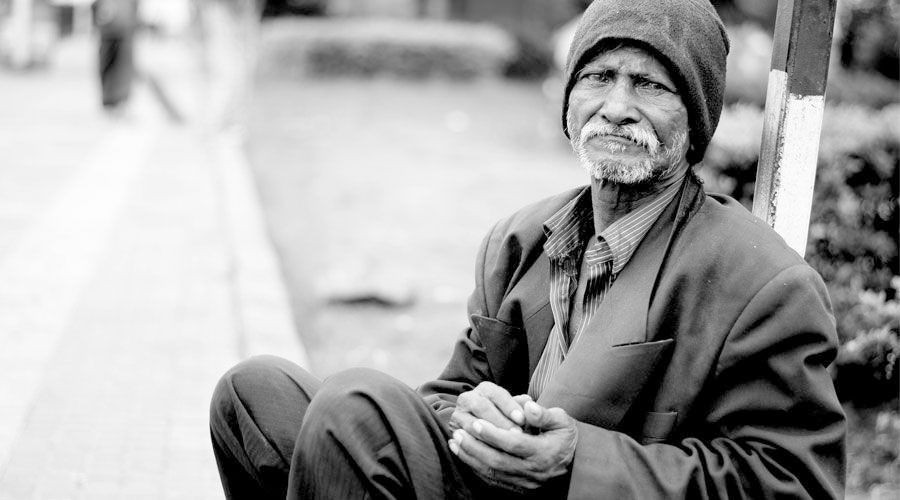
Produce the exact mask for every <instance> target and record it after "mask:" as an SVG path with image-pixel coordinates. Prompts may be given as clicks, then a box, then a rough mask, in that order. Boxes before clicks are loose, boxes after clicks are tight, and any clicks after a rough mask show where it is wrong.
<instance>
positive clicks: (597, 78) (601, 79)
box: [581, 71, 612, 83]
mask: <svg viewBox="0 0 900 500" xmlns="http://www.w3.org/2000/svg"><path fill="white" fill-rule="evenodd" d="M581 78H583V79H585V80H587V81H589V82H592V83H609V82H611V81H612V75H611V74H609V72H606V71H602V72H599V73H585V74H583V75H581Z"/></svg>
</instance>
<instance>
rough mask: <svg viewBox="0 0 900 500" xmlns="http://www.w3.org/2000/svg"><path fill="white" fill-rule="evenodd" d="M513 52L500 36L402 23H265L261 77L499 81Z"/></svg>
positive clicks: (481, 28)
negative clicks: (379, 77) (497, 79)
mask: <svg viewBox="0 0 900 500" xmlns="http://www.w3.org/2000/svg"><path fill="white" fill-rule="evenodd" d="M514 52H515V42H514V41H513V40H511V39H510V37H509V36H508V35H507V34H506V33H505V32H503V31H502V30H500V29H499V28H496V27H492V26H487V25H481V24H472V23H459V22H454V23H449V22H437V21H421V20H403V19H365V20H359V19H340V20H335V19H329V20H309V19H306V20H300V19H279V20H274V21H271V22H267V23H264V25H263V28H262V36H261V40H260V60H259V71H260V73H261V74H264V75H269V76H299V75H305V76H356V77H369V76H375V75H386V76H393V77H400V78H426V77H446V78H452V79H469V78H476V77H485V76H498V75H500V74H501V73H502V71H503V69H504V68H505V67H506V65H507V63H508V61H509V60H511V58H512V57H513V55H514Z"/></svg>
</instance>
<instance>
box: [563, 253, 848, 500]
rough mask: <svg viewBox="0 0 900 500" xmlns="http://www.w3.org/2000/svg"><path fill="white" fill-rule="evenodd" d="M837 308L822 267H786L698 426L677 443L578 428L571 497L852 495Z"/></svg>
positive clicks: (761, 296)
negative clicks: (838, 379) (837, 371)
mask: <svg viewBox="0 0 900 500" xmlns="http://www.w3.org/2000/svg"><path fill="white" fill-rule="evenodd" d="M830 309H831V307H830V303H829V300H828V298H827V294H826V292H825V288H824V284H823V283H822V281H821V278H819V276H818V275H817V274H816V273H815V272H814V271H813V270H812V269H811V268H809V267H808V266H806V265H802V264H801V265H796V266H793V267H790V268H788V269H786V270H784V271H782V272H781V273H780V274H778V275H777V276H776V277H775V278H773V279H772V280H771V281H769V282H768V283H767V284H766V285H764V286H763V287H762V288H761V289H760V290H759V291H758V292H757V293H756V294H755V295H754V296H753V297H752V298H751V299H750V301H749V302H748V303H747V305H746V306H745V307H744V309H743V311H742V312H741V313H740V315H739V316H738V317H737V319H736V321H735V322H734V324H733V327H732V328H731V330H730V331H729V333H728V336H727V338H726V340H725V342H724V344H723V346H722V348H721V352H720V355H719V358H718V362H717V365H716V367H715V370H714V373H712V374H711V375H710V378H709V380H708V381H707V386H706V387H705V388H704V393H705V397H703V398H702V400H701V401H702V402H701V404H700V406H699V407H698V408H694V410H692V413H691V415H689V416H686V417H685V418H688V419H693V420H694V421H695V423H690V422H685V425H684V427H683V429H685V430H684V431H683V432H681V434H680V435H678V436H675V437H674V438H673V440H672V441H666V442H661V443H653V444H642V443H640V442H638V441H636V440H635V439H633V438H632V437H629V436H628V435H626V434H623V433H620V432H615V431H610V430H606V429H603V428H601V427H595V426H591V425H588V424H584V423H578V424H577V426H578V436H579V438H578V444H577V448H576V451H575V459H574V463H573V469H572V476H571V481H570V483H569V495H568V496H569V498H639V499H654V498H692V499H693V498H753V499H755V498H776V497H778V498H812V499H823V498H842V497H843V494H844V484H843V482H844V460H845V459H844V433H845V426H844V415H843V412H842V410H841V406H840V403H839V402H838V400H837V396H836V394H835V391H834V386H833V383H832V381H831V377H830V375H829V373H828V371H827V368H828V365H829V364H830V363H831V362H832V361H833V360H834V357H835V355H836V348H837V335H836V333H835V328H834V320H833V316H832V314H831V310H830ZM676 342H677V339H676Z"/></svg>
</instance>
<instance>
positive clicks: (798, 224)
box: [753, 0, 835, 256]
mask: <svg viewBox="0 0 900 500" xmlns="http://www.w3.org/2000/svg"><path fill="white" fill-rule="evenodd" d="M834 13H835V0H779V2H778V14H777V17H776V21H775V39H774V44H773V46H774V47H773V51H772V67H771V71H770V72H769V85H768V91H767V94H766V110H765V122H764V124H763V136H762V145H761V147H760V155H759V165H758V167H757V171H756V191H755V193H754V197H753V214H754V215H756V216H757V217H759V218H760V219H762V220H764V221H766V222H767V223H768V224H769V225H770V226H772V227H773V228H774V229H775V231H776V232H778V234H780V235H781V236H782V237H783V238H784V239H785V241H786V242H787V243H788V245H790V247H791V248H793V249H794V250H796V251H797V253H799V254H800V255H801V256H802V255H804V254H805V253H806V240H807V235H808V233H809V217H810V211H811V209H812V198H813V187H814V185H815V178H816V165H817V160H818V152H819V134H820V132H821V130H822V115H823V113H824V109H825V84H826V79H827V76H828V59H829V55H830V53H831V34H832V30H833V28H834Z"/></svg>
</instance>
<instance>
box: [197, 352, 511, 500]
mask: <svg viewBox="0 0 900 500" xmlns="http://www.w3.org/2000/svg"><path fill="white" fill-rule="evenodd" d="M210 430H211V434H212V442H213V448H214V451H215V455H216V461H217V463H218V466H219V474H220V476H221V478H222V485H223V487H224V488H225V494H226V496H227V497H228V498H247V499H263V498H279V499H283V498H328V499H354V498H422V499H432V498H433V499H443V498H447V499H457V498H460V499H461V498H473V497H481V496H483V495H484V494H486V493H487V489H486V488H487V487H486V486H485V485H484V484H483V483H481V482H480V481H479V480H478V479H477V478H475V477H474V476H473V475H472V473H471V471H470V470H469V469H468V468H467V467H466V466H465V465H464V464H462V463H461V462H459V461H458V459H457V458H456V456H455V455H453V454H452V453H451V452H450V449H449V447H448V446H447V441H448V440H449V439H450V434H449V432H448V430H447V429H446V427H445V426H444V424H443V423H442V422H441V421H439V420H438V418H437V416H436V415H435V413H434V412H433V411H432V410H431V408H430V407H429V406H428V405H426V404H425V402H424V401H423V400H422V398H421V397H420V396H419V395H418V394H417V393H416V392H415V391H413V390H412V389H411V388H409V387H408V386H406V385H405V384H403V383H401V382H399V381H398V380H396V379H394V378H391V377H390V376H388V375H385V374H383V373H380V372H377V371H374V370H368V369H353V370H349V371H346V372H342V373H339V374H337V375H334V376H332V377H329V378H328V379H326V380H325V381H324V382H321V383H320V382H319V381H318V380H316V379H315V377H313V376H312V375H310V374H309V373H307V372H306V371H305V370H303V369H302V368H300V367H299V366H297V365H295V364H293V363H291V362H289V361H287V360H284V359H281V358H277V357H274V356H260V357H255V358H250V359H248V360H246V361H244V362H242V363H240V364H238V365H237V366H235V367H234V368H232V369H231V370H230V371H229V372H228V373H226V374H225V376H223V377H222V379H221V380H220V381H219V384H218V386H217V387H216V390H215V393H214V395H213V399H212V405H211V408H210ZM491 496H492V497H493V498H496V497H497V495H496V494H492V495H491ZM501 496H502V495H501Z"/></svg>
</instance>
